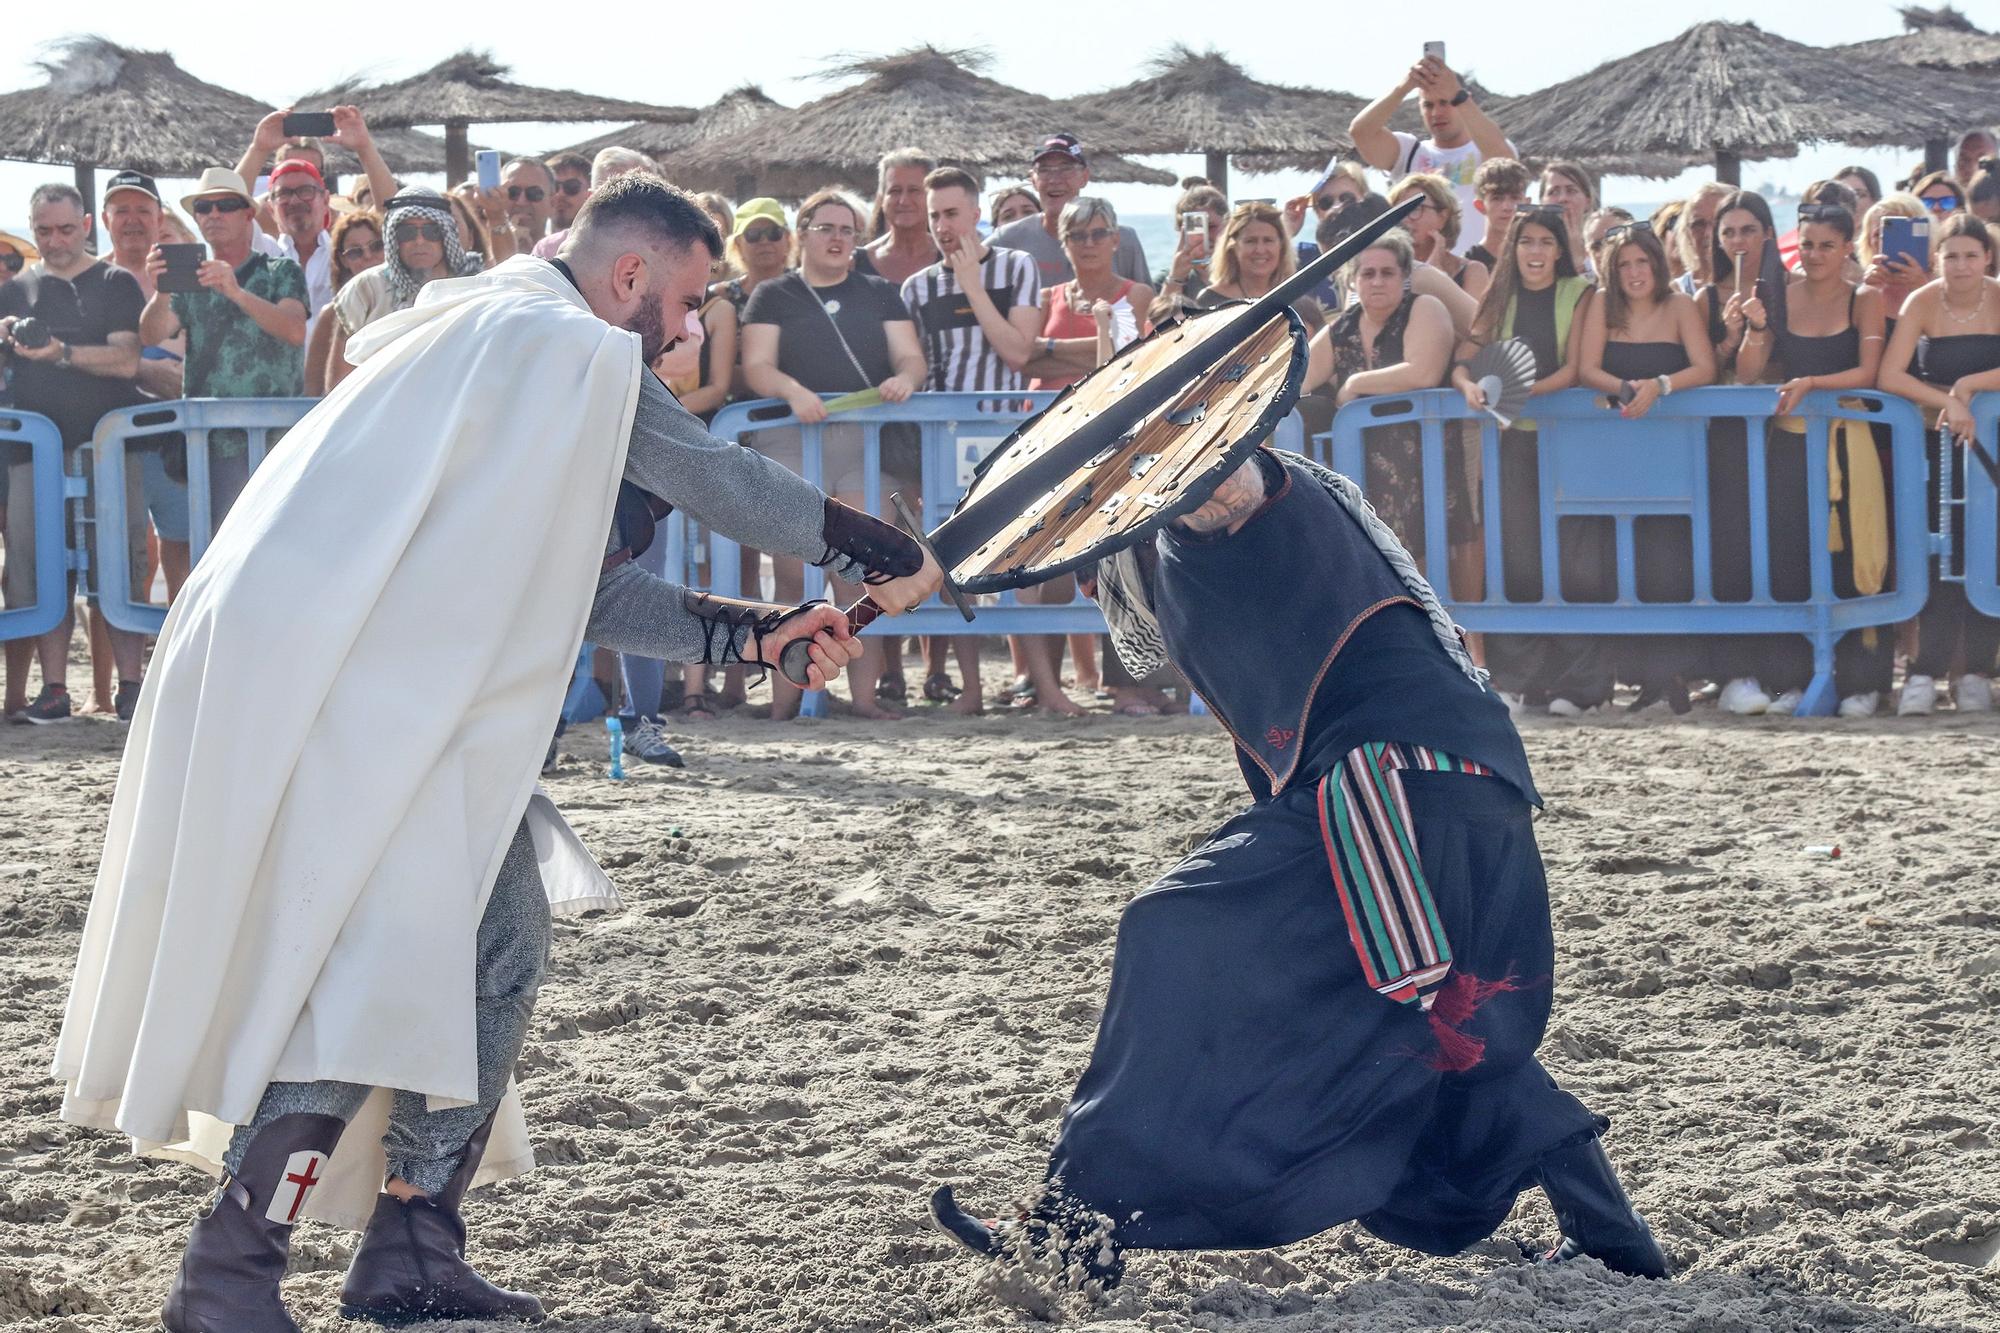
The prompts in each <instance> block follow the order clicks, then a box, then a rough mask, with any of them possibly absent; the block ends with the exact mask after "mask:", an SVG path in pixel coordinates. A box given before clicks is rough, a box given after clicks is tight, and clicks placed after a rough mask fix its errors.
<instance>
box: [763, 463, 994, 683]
mask: <svg viewBox="0 0 2000 1333" xmlns="http://www.w3.org/2000/svg"><path fill="white" fill-rule="evenodd" d="M889 503H891V504H893V505H895V506H896V516H897V517H898V518H900V519H902V521H903V530H904V531H905V532H907V533H909V534H910V536H912V537H913V538H915V539H916V543H917V545H918V546H920V547H922V548H923V552H924V554H925V555H927V556H929V557H930V558H931V559H933V560H935V561H937V563H938V568H939V569H942V570H944V571H945V575H944V595H945V596H946V597H947V598H949V599H950V600H951V604H952V605H953V606H955V607H957V608H958V613H959V614H960V615H962V616H964V617H965V618H966V620H967V621H968V622H969V621H970V620H971V619H972V607H971V605H970V604H969V603H967V602H966V600H965V592H964V590H963V589H961V588H960V587H959V586H958V584H956V583H955V582H953V581H952V577H951V566H950V565H948V564H946V563H945V562H944V557H942V556H940V555H939V554H938V553H937V548H936V547H934V546H932V545H931V539H930V538H929V537H927V536H926V535H924V530H923V528H922V527H921V526H919V525H918V523H917V516H916V515H915V514H913V513H911V512H910V507H909V506H908V505H907V504H904V503H903V496H902V492H900V491H898V492H895V493H893V494H891V495H890V496H889ZM882 614H884V612H883V609H882V604H881V603H880V602H878V601H876V600H875V599H874V598H873V597H871V596H863V597H862V598H861V600H860V601H858V602H856V603H855V604H854V605H853V606H850V607H848V608H847V632H848V633H849V634H859V633H860V632H861V631H862V630H864V629H866V628H868V626H870V625H872V624H874V623H875V620H876V618H877V617H878V616H881V615H882ZM778 671H779V672H780V674H782V675H783V676H784V678H785V679H786V680H788V681H790V682H791V683H792V684H794V685H796V686H798V687H799V688H800V689H802V690H803V689H805V688H807V682H808V680H810V679H811V672H812V653H811V650H810V647H809V641H808V640H806V639H794V640H792V641H791V642H790V643H788V644H786V645H785V650H784V651H783V652H782V653H780V654H778Z"/></svg>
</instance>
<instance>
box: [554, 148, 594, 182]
mask: <svg viewBox="0 0 2000 1333" xmlns="http://www.w3.org/2000/svg"><path fill="white" fill-rule="evenodd" d="M542 165H543V166H545V167H547V168H548V169H549V174H551V175H554V174H555V173H556V172H558V171H581V172H582V173H583V174H584V176H585V177H588V176H589V175H590V159H589V158H587V157H585V156H584V155H583V154H582V153H574V152H568V151H564V152H560V153H551V154H549V155H548V156H547V157H545V158H543V159H542Z"/></svg>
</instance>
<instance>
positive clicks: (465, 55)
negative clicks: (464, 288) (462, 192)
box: [323, 51, 695, 185]
mask: <svg viewBox="0 0 2000 1333" xmlns="http://www.w3.org/2000/svg"><path fill="white" fill-rule="evenodd" d="M323 96H324V97H326V98H339V99H341V100H344V101H349V102H353V103H354V104H355V105H357V106H359V107H360V108H361V110H362V113H363V114H364V115H366V116H367V117H368V123H369V124H370V125H371V126H373V125H381V126H384V127H392V126H406V125H442V126H444V139H445V181H446V184H448V185H449V184H453V183H455V182H457V181H460V180H463V179H464V178H465V175H466V173H467V172H468V171H469V170H470V169H471V167H472V149H471V145H470V144H469V143H468V142H467V139H466V131H467V129H468V128H469V127H470V126H473V125H506V124H519V123H522V122H537V123H539V122H548V121H574V120H646V121H691V120H693V119H694V118H695V112H694V111H693V109H691V108H689V107H674V106H652V105H649V104H647V103H645V102H627V101H623V100H621V99H618V98H614V97H595V96H592V95H591V94H589V93H577V92H568V91H565V90H563V89H560V88H532V87H529V86H528V85H526V84H520V83H514V82H511V81H510V80H509V79H508V78H507V66H505V65H502V64H499V63H498V62H496V61H495V60H494V59H493V57H492V56H491V55H488V54H485V53H482V52H477V51H461V52H459V53H458V54H457V55H455V56H453V57H451V58H450V59H449V60H446V61H443V62H442V63H440V64H437V65H433V66H432V67H431V68H429V69H427V70H425V71H424V72H423V73H421V74H416V75H412V76H411V77H409V78H407V79H401V80H398V81H397V82H395V83H382V84H372V85H356V84H349V85H347V86H345V87H342V88H339V89H336V90H334V91H332V92H329V93H326V94H324V95H323ZM327 105H329V106H330V105H332V102H331V101H329V102H327Z"/></svg>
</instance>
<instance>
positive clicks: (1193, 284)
mask: <svg viewBox="0 0 2000 1333" xmlns="http://www.w3.org/2000/svg"><path fill="white" fill-rule="evenodd" d="M1228 225H1229V199H1228V197H1227V196H1225V195H1224V194H1223V193H1222V191H1220V190H1218V189H1216V188H1215V187H1214V186H1213V185H1209V184H1207V183H1206V182H1204V183H1202V184H1199V185H1190V186H1188V187H1187V188H1186V189H1184V190H1182V191H1181V196H1180V198H1178V199H1176V200H1174V234H1175V235H1176V236H1177V237H1178V238H1179V239H1178V241H1177V242H1176V244H1175V245H1174V257H1173V260H1172V261H1171V262H1170V263H1169V264H1168V265H1167V270H1166V272H1165V273H1163V274H1162V275H1161V276H1160V281H1159V284H1158V286H1159V291H1160V294H1161V295H1162V296H1172V297H1177V298H1179V299H1180V300H1183V301H1194V300H1195V299H1197V298H1198V297H1200V295H1201V294H1202V291H1203V290H1204V289H1205V288H1206V287H1207V286H1208V271H1209V266H1210V264H1211V262H1212V261H1213V260H1214V258H1215V247H1216V245H1217V244H1219V243H1220V242H1221V240H1222V231H1223V228H1224V227H1226V226H1228Z"/></svg>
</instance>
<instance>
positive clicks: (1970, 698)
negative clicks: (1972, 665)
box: [1951, 675, 1993, 713]
mask: <svg viewBox="0 0 2000 1333" xmlns="http://www.w3.org/2000/svg"><path fill="white" fill-rule="evenodd" d="M1951 698H1952V702H1954V703H1956V704H1957V705H1958V711H1959V712H1961V713H1990V712H1992V711H1993V685H1992V682H1990V681H1988V680H1987V679H1986V677H1984V676H1971V675H1967V676H1960V677H1959V678H1958V683H1957V684H1956V685H1954V686H1952V689H1951Z"/></svg>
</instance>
